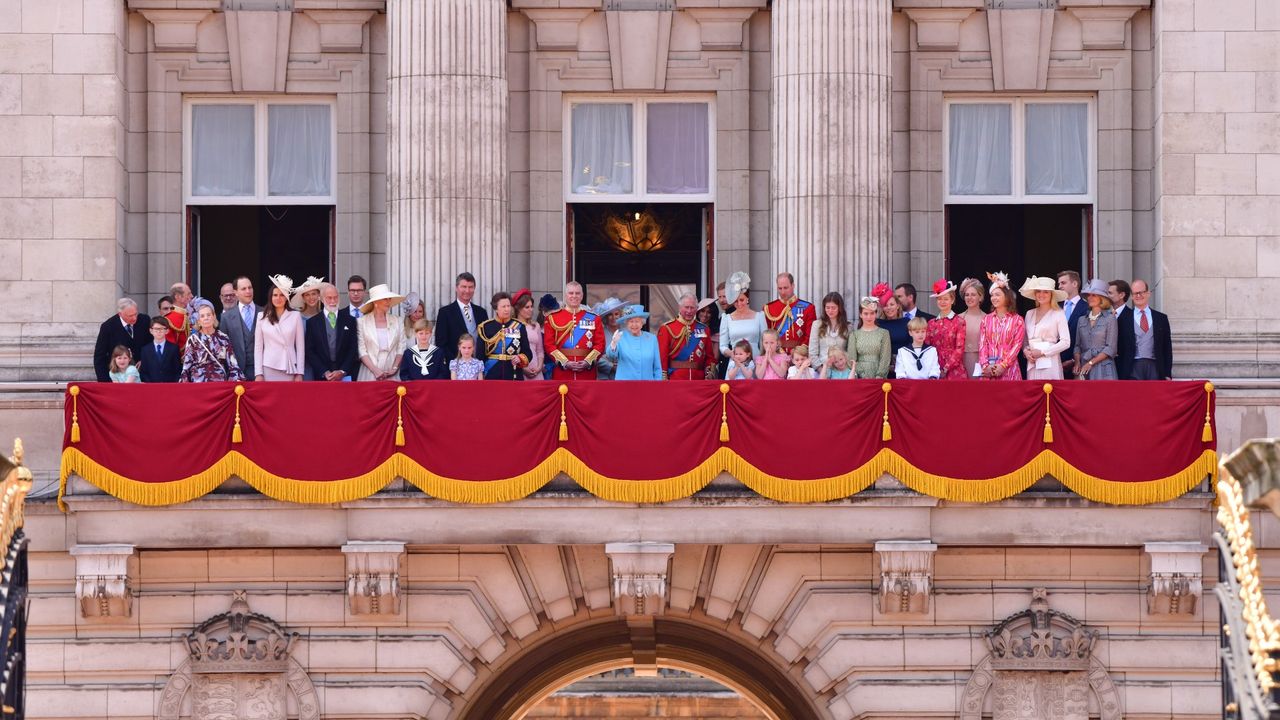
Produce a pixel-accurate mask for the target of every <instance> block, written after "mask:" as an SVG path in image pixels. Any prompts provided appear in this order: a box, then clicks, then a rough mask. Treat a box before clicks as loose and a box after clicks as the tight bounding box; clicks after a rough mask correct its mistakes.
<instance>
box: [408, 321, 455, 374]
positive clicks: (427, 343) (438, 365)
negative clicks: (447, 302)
mask: <svg viewBox="0 0 1280 720" xmlns="http://www.w3.org/2000/svg"><path fill="white" fill-rule="evenodd" d="M413 336H414V338H415V339H417V344H416V345H414V346H411V347H409V349H407V350H405V351H404V357H403V358H401V359H400V379H401V380H443V379H444V378H445V372H446V369H445V364H444V354H443V353H441V352H440V348H438V347H436V346H435V345H432V344H431V343H432V340H433V339H434V338H433V337H432V333H431V325H430V324H429V323H428V322H427V321H426V320H425V319H420V320H418V321H416V322H415V323H413Z"/></svg>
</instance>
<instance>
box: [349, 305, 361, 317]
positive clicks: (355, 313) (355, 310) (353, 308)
mask: <svg viewBox="0 0 1280 720" xmlns="http://www.w3.org/2000/svg"><path fill="white" fill-rule="evenodd" d="M351 317H353V318H355V319H357V320H359V319H360V308H358V307H356V306H355V305H352V306H351Z"/></svg>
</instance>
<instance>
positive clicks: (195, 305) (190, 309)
mask: <svg viewBox="0 0 1280 720" xmlns="http://www.w3.org/2000/svg"><path fill="white" fill-rule="evenodd" d="M206 306H208V308H209V309H210V310H212V311H213V317H214V319H215V320H216V319H217V318H218V309H217V308H215V307H214V306H213V303H211V302H209V301H208V300H206V299H204V298H202V297H200V296H199V295H197V296H195V297H193V298H191V302H189V303H187V313H188V315H190V316H191V317H192V318H194V317H195V316H196V314H197V313H199V312H200V308H202V307H206Z"/></svg>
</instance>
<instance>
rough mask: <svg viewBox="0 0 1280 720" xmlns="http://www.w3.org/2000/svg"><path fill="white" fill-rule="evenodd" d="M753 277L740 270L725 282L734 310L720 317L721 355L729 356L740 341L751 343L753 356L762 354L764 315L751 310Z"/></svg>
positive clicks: (726, 293) (725, 294)
mask: <svg viewBox="0 0 1280 720" xmlns="http://www.w3.org/2000/svg"><path fill="white" fill-rule="evenodd" d="M750 290H751V276H750V275H747V274H746V273H744V272H742V271H741V270H739V271H738V272H736V273H734V274H732V275H730V276H729V279H728V280H726V281H725V285H724V296H725V297H726V298H728V299H729V302H730V303H732V307H733V310H732V311H730V312H729V313H727V314H725V315H722V316H720V354H721V355H724V356H726V357H727V356H728V355H729V353H730V352H731V351H732V348H733V346H734V345H735V344H737V342H738V341H739V340H746V341H747V342H749V343H751V352H752V355H753V356H754V355H759V354H760V336H761V335H763V334H764V313H760V312H756V311H755V310H752V309H751V297H750V296H749V295H748V294H747V293H748V292H749V291H750Z"/></svg>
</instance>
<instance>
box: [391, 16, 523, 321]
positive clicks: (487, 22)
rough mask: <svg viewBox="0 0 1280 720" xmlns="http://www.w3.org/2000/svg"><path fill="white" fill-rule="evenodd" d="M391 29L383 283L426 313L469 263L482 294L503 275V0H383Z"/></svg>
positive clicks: (500, 283) (501, 282) (482, 297)
mask: <svg viewBox="0 0 1280 720" xmlns="http://www.w3.org/2000/svg"><path fill="white" fill-rule="evenodd" d="M387 34H388V36H389V42H388V48H387V262H388V265H389V266H390V267H389V271H388V273H387V278H388V282H390V283H391V286H392V289H393V290H396V291H399V292H402V293H405V292H409V291H411V290H416V291H417V292H419V293H421V294H422V297H423V299H424V300H425V302H426V304H427V309H428V312H431V311H432V309H433V307H434V306H436V305H438V304H441V303H443V302H445V301H447V300H448V299H451V298H452V297H453V293H452V288H453V278H454V277H455V276H456V275H457V274H458V273H460V272H463V271H468V272H471V273H473V274H474V275H475V276H476V279H477V281H478V285H479V292H478V293H477V298H476V299H477V300H478V301H480V302H486V304H487V298H488V295H489V293H492V292H495V291H497V290H499V289H505V287H506V279H507V251H508V226H509V219H508V216H507V211H508V192H507V68H506V54H507V11H506V2H505V1H504V0H430V1H429V2H423V1H422V0H388V2H387Z"/></svg>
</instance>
